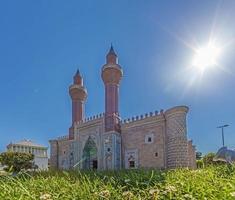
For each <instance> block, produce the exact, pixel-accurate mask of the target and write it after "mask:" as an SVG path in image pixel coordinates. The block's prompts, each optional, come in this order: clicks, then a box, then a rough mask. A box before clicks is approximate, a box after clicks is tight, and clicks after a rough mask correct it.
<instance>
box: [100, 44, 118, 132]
mask: <svg viewBox="0 0 235 200" xmlns="http://www.w3.org/2000/svg"><path fill="white" fill-rule="evenodd" d="M122 75H123V72H122V69H121V66H120V65H118V61H117V55H116V53H115V52H114V49H113V46H112V45H111V48H110V50H109V53H108V54H107V56H106V64H105V65H104V66H103V68H102V79H103V82H104V85H105V131H106V132H108V131H117V132H119V131H120V130H119V110H118V103H119V101H118V99H119V84H120V81H121V78H122Z"/></svg>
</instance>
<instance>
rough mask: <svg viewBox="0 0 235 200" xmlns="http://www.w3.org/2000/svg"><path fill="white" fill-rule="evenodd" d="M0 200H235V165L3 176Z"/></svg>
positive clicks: (1, 178)
mask: <svg viewBox="0 0 235 200" xmlns="http://www.w3.org/2000/svg"><path fill="white" fill-rule="evenodd" d="M0 199H1V200H2V199H3V200H8V199H11V200H14V199H15V200H16V199H17V200H19V199H22V200H28V199H38V200H39V199H41V200H49V199H50V200H52V199H61V200H67V199H199V200H201V199H226V200H229V199H235V166H233V167H231V166H230V167H227V166H216V167H207V168H204V169H198V170H187V169H177V170H169V171H158V170H128V171H127V170H121V171H103V172H91V171H81V172H79V171H69V172H68V171H48V172H40V173H35V174H31V175H30V174H25V173H22V174H20V175H18V176H16V177H12V176H6V175H1V176H0Z"/></svg>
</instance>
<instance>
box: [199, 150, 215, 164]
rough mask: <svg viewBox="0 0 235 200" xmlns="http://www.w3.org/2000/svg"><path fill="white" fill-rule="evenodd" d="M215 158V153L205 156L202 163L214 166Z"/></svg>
mask: <svg viewBox="0 0 235 200" xmlns="http://www.w3.org/2000/svg"><path fill="white" fill-rule="evenodd" d="M214 157H215V153H208V154H206V155H205V156H203V158H202V161H203V163H204V165H205V166H208V165H213V164H214V161H213V158H214Z"/></svg>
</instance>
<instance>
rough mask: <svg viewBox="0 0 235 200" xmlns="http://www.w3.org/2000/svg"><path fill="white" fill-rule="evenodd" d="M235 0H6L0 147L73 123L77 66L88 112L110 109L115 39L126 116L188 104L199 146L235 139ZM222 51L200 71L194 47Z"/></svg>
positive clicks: (1, 12) (1, 5)
mask: <svg viewBox="0 0 235 200" xmlns="http://www.w3.org/2000/svg"><path fill="white" fill-rule="evenodd" d="M234 19H235V1H234V0H224V1H221V0H220V1H217V0H207V1H206V0H191V1H189V0H178V1H171V0H161V1H160V0H159V1H157V0H148V1H141V0H119V1H110V0H105V1H103V0H99V1H95V0H94V1H91V0H85V1H79V0H74V1H73V0H70V1H62V0H61V1H60V0H54V1H53V0H51V1H46V0H41V1H31V0H28V1H25V0H21V1H18V0H15V1H12V0H8V1H1V2H0V92H1V96H0V151H4V150H5V146H6V145H7V144H8V143H10V142H11V141H12V142H16V141H18V140H21V139H32V140H33V141H35V142H37V143H40V144H44V145H46V146H49V144H48V140H49V139H52V138H55V137H58V136H61V135H66V134H67V133H68V128H69V126H70V125H71V101H70V97H69V94H68V87H69V85H70V84H71V83H72V77H73V75H74V73H75V72H76V70H77V68H79V69H80V71H81V73H82V75H83V76H84V83H85V86H86V87H87V90H88V100H87V102H86V116H93V115H95V114H98V113H101V112H103V111H104V87H103V83H102V80H101V74H100V72H101V67H102V65H103V64H104V63H105V55H106V53H107V51H108V50H109V47H110V43H111V42H112V43H113V46H114V49H115V51H116V52H117V54H118V56H119V63H120V65H121V66H122V67H123V70H124V77H123V80H122V83H121V87H120V112H121V115H122V118H127V117H132V116H134V115H140V114H144V113H146V112H150V111H154V110H160V109H167V108H170V107H173V106H176V105H188V106H189V108H190V112H189V114H188V136H189V138H191V139H193V141H194V144H196V145H197V149H198V150H199V151H202V152H204V153H205V152H209V151H216V150H217V149H218V148H219V147H220V146H221V131H220V130H219V129H216V127H217V126H219V125H223V124H225V123H226V124H229V125H230V126H229V127H228V128H226V130H225V143H226V145H228V146H229V147H231V148H235V89H234V88H235V65H234V64H235V47H234V46H235V43H234V39H235V24H234ZM209 38H212V39H213V40H216V43H217V44H218V45H219V47H221V49H222V50H221V54H220V57H219V60H218V63H217V65H216V66H215V67H213V68H210V69H207V70H205V71H204V73H203V74H200V73H198V71H197V69H191V67H192V60H193V57H194V54H195V48H196V49H197V48H199V47H201V46H203V45H205V44H207V43H208V41H209Z"/></svg>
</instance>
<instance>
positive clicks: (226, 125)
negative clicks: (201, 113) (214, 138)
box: [217, 124, 229, 147]
mask: <svg viewBox="0 0 235 200" xmlns="http://www.w3.org/2000/svg"><path fill="white" fill-rule="evenodd" d="M228 126H229V125H228V124H225V125H223V126H218V127H217V128H221V130H222V143H223V147H224V128H225V127H228Z"/></svg>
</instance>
